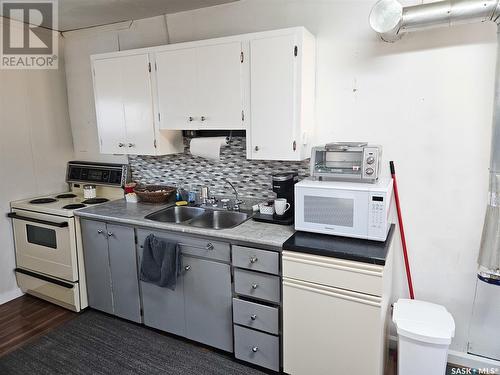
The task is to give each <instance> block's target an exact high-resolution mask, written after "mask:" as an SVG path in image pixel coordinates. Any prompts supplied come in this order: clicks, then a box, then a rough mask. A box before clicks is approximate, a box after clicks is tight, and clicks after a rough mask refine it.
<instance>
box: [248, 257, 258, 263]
mask: <svg viewBox="0 0 500 375" xmlns="http://www.w3.org/2000/svg"><path fill="white" fill-rule="evenodd" d="M258 260H259V258H257V257H250V263H252V264H253V263H256V262H257V261H258Z"/></svg>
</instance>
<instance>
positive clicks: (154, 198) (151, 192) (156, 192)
mask: <svg viewBox="0 0 500 375" xmlns="http://www.w3.org/2000/svg"><path fill="white" fill-rule="evenodd" d="M175 191H176V188H174V187H171V186H164V185H140V186H136V187H135V189H134V193H136V194H137V196H138V197H139V200H140V201H141V202H146V203H165V202H167V201H168V199H169V198H170V196H171V195H172V194H173V193H174V192H175Z"/></svg>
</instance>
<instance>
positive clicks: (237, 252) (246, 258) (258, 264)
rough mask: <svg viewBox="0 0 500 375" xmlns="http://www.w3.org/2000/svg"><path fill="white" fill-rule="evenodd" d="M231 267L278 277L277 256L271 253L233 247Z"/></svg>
mask: <svg viewBox="0 0 500 375" xmlns="http://www.w3.org/2000/svg"><path fill="white" fill-rule="evenodd" d="M232 253H233V265H234V266H236V267H240V268H247V269H249V270H254V271H261V272H267V273H272V274H274V275H279V254H278V253H276V252H273V251H266V250H259V249H253V248H251V247H243V246H233V250H232Z"/></svg>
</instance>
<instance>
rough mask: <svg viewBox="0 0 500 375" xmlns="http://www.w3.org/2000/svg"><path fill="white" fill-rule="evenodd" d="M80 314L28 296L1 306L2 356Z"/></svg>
mask: <svg viewBox="0 0 500 375" xmlns="http://www.w3.org/2000/svg"><path fill="white" fill-rule="evenodd" d="M77 315H78V314H76V313H74V312H71V311H69V310H66V309H63V308H62V307H59V306H56V305H54V304H52V303H49V302H46V301H43V300H41V299H38V298H35V297H31V296H28V295H24V296H22V297H19V298H16V299H15V300H12V301H10V302H7V303H5V304H3V305H0V357H1V356H3V355H5V354H7V353H9V352H11V351H13V350H15V349H17V348H19V347H20V346H22V345H24V344H26V343H27V342H29V341H30V340H33V339H35V338H37V337H39V336H41V335H43V334H45V333H47V332H49V331H51V330H53V329H54V328H55V327H57V326H59V325H60V324H62V323H64V322H66V321H68V320H70V319H73V318H74V317H76V316H77Z"/></svg>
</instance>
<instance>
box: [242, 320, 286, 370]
mask: <svg viewBox="0 0 500 375" xmlns="http://www.w3.org/2000/svg"><path fill="white" fill-rule="evenodd" d="M279 346H280V341H279V337H277V336H271V335H268V334H267V333H262V332H257V331H253V330H251V329H248V328H243V327H239V326H234V354H235V357H236V358H238V359H241V360H242V361H246V362H250V363H253V364H256V365H259V366H262V367H265V368H268V369H271V370H274V371H278V370H279V364H280V355H279V353H280V351H279Z"/></svg>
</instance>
